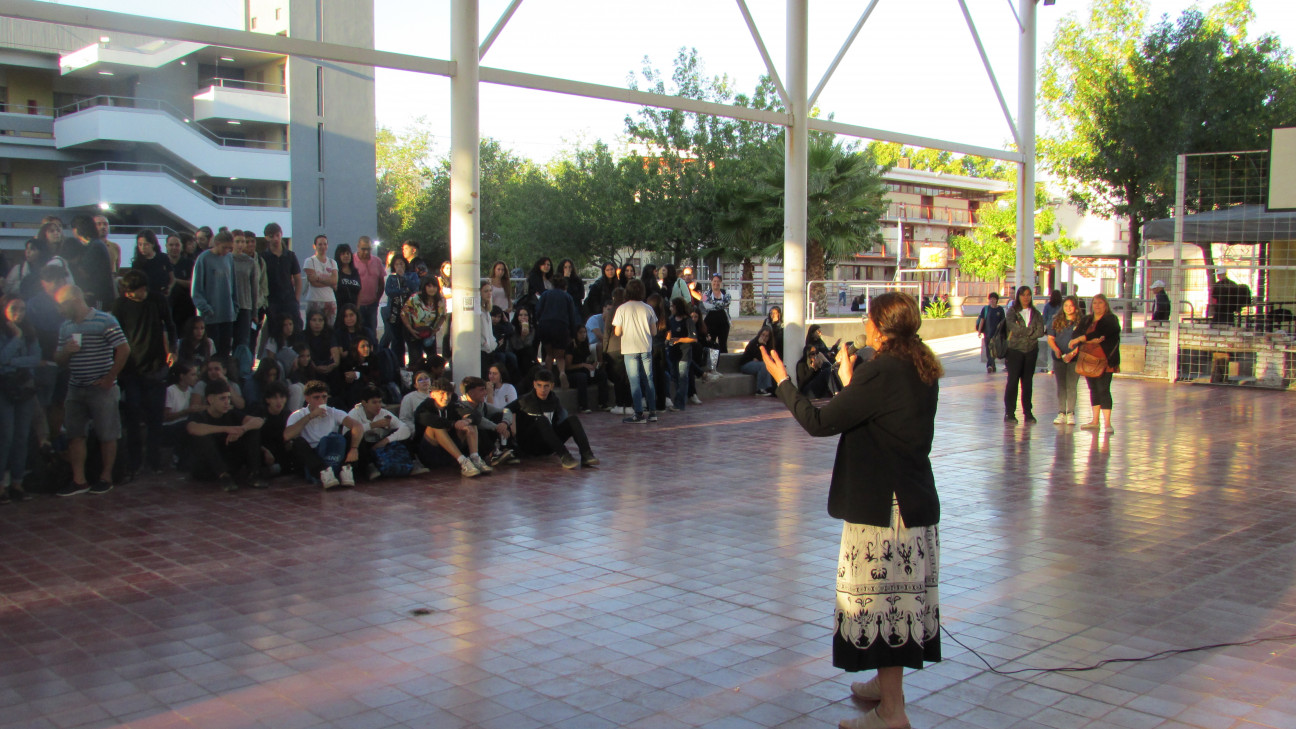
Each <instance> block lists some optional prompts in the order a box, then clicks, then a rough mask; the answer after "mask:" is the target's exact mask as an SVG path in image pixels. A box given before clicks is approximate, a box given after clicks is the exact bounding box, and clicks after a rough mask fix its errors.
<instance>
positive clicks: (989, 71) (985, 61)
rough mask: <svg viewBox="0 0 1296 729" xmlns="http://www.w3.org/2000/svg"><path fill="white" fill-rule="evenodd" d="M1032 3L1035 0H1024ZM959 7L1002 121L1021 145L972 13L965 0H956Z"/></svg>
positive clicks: (1015, 125)
mask: <svg viewBox="0 0 1296 729" xmlns="http://www.w3.org/2000/svg"><path fill="white" fill-rule="evenodd" d="M1026 1H1027V2H1029V3H1032V6H1033V4H1034V2H1035V0H1026ZM958 4H959V9H961V10H962V11H963V19H964V20H966V21H967V27H968V30H969V31H971V33H972V41H973V42H974V43H976V49H977V53H979V54H981V65H983V66H985V70H986V75H987V76H989V77H990V85H991V86H993V87H994V92H995V98H996V99H998V100H999V108H1000V109H1003V115H1004V121H1006V122H1008V128H1009V129H1010V130H1012V136H1013V141H1014V142H1016V143H1017V146H1018V148H1020V147H1021V135H1020V134H1018V133H1017V124H1016V123H1014V122H1013V118H1012V112H1010V111H1009V110H1008V102H1006V101H1004V95H1003V91H1000V90H999V79H998V78H997V77H996V76H995V72H994V67H993V66H991V65H990V57H989V56H987V55H986V52H985V46H984V45H982V44H981V34H980V33H978V32H977V29H976V23H974V22H972V14H971V13H970V12H968V6H967V0H958Z"/></svg>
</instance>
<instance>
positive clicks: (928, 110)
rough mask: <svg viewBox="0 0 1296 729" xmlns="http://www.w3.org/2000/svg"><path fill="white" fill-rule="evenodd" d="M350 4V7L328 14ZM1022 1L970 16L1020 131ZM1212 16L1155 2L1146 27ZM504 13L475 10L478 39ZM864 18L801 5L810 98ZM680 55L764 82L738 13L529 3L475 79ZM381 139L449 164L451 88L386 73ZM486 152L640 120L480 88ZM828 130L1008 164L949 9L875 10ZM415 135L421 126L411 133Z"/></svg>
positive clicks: (235, 1)
mask: <svg viewBox="0 0 1296 729" xmlns="http://www.w3.org/2000/svg"><path fill="white" fill-rule="evenodd" d="M333 1H335V2H347V1H352V0H333ZM373 2H374V20H375V38H374V45H375V47H376V48H378V49H381V50H387V51H396V52H401V53H408V54H412V55H421V56H427V57H431V58H442V59H448V58H449V56H450V32H449V17H450V2H449V0H373ZM1017 2H1018V0H968V3H967V4H968V7H969V9H970V13H971V15H972V19H973V21H974V23H975V24H976V26H977V29H978V31H979V33H980V35H981V39H982V43H983V45H984V47H985V50H986V54H987V56H988V57H989V59H990V63H991V65H992V67H993V69H994V71H995V73H996V74H997V77H998V80H999V85H1000V88H1001V90H1002V93H1003V96H1004V98H1005V100H1006V101H1007V104H1008V106H1009V109H1010V111H1011V112H1012V113H1013V115H1014V116H1015V115H1016V98H1017V33H1016V20H1015V18H1014V14H1013V13H1014V11H1013V9H1012V8H1013V7H1015V6H1016V5H1017ZM64 4H68V5H78V6H83V7H92V8H100V9H105V10H115V11H120V12H131V13H136V14H140V15H149V16H153V17H159V18H169V19H175V20H184V21H189V22H195V23H205V24H210V25H218V26H225V27H242V8H243V2H242V0H205V2H202V3H176V2H174V0H75V1H73V0H68V1H67V2H65V3H64ZM1088 5H1089V3H1088V2H1087V0H1058V2H1057V4H1056V5H1054V6H1048V7H1045V6H1042V5H1041V6H1038V8H1037V13H1038V18H1039V21H1038V38H1039V40H1038V51H1039V53H1040V54H1041V55H1042V54H1043V53H1044V51H1045V49H1046V48H1047V46H1048V43H1049V41H1050V40H1051V38H1052V36H1053V30H1054V28H1055V26H1056V24H1057V22H1058V20H1059V19H1061V18H1062V17H1064V16H1065V15H1067V14H1070V13H1077V14H1081V15H1083V14H1084V13H1085V12H1086V11H1087V8H1088ZM1194 5H1197V6H1199V7H1203V6H1208V5H1209V3H1195V2H1190V1H1189V0H1150V2H1149V6H1150V17H1152V18H1157V17H1160V16H1161V15H1162V14H1169V15H1170V17H1171V18H1172V19H1173V18H1175V17H1177V16H1178V15H1179V14H1180V13H1181V12H1182V11H1183V10H1184V9H1186V8H1188V7H1192V6H1194ZM507 6H508V0H480V5H479V7H480V18H481V20H480V34H481V35H482V36H483V37H484V36H485V35H486V34H487V33H488V32H489V31H490V29H491V28H492V27H493V26H494V25H495V22H496V20H497V19H498V18H499V16H500V14H501V13H502V12H503V11H504V9H505V8H506V7H507ZM866 6H867V2H864V1H863V0H849V1H848V0H815V1H814V2H811V3H810V49H809V60H810V72H809V82H810V87H811V88H812V89H813V88H814V87H815V86H817V85H818V83H819V79H820V78H821V77H822V75H823V74H824V71H825V70H826V69H827V67H828V66H829V64H830V63H831V61H832V59H833V57H834V56H836V54H837V52H838V50H839V49H840V48H841V45H842V43H843V42H844V40H845V39H846V37H847V35H848V34H849V32H850V30H851V29H852V28H853V27H854V25H855V23H856V22H857V21H858V19H859V15H860V13H862V12H863V8H865V7H866ZM1252 6H1253V8H1254V10H1255V12H1256V19H1255V21H1254V22H1253V23H1252V26H1251V33H1252V36H1253V37H1254V36H1258V35H1261V34H1263V33H1275V34H1277V35H1278V36H1279V37H1280V38H1281V39H1282V40H1283V44H1284V45H1286V46H1287V47H1289V48H1291V47H1292V46H1294V45H1296V2H1293V1H1292V0H1252ZM748 7H749V8H750V10H751V14H752V16H753V19H754V21H755V24H756V26H757V28H758V30H759V31H760V33H761V36H762V39H763V40H764V42H765V45H766V48H767V49H768V51H769V55H770V57H771V58H772V59H773V62H774V64H775V67H776V70H777V71H778V73H779V74H780V76H782V75H783V74H784V66H785V53H786V51H785V49H786V43H785V40H786V39H785V27H786V22H785V7H786V4H785V2H784V1H783V0H748ZM681 48H697V49H698V52H699V57H700V58H701V60H702V62H703V64H704V72H705V74H706V75H707V76H714V75H722V74H723V75H727V76H728V77H729V78H730V80H731V83H732V85H733V87H734V88H735V89H737V90H739V91H750V90H751V89H753V88H754V87H755V85H756V83H757V81H758V79H759V76H760V75H761V74H762V73H764V72H765V65H764V63H763V61H762V60H761V57H760V54H759V52H758V50H757V47H756V44H755V42H754V41H753V40H752V37H751V34H750V33H749V31H748V30H747V27H746V24H745V23H744V22H743V19H742V15H741V14H740V11H739V9H738V4H737V2H736V1H735V0H653V1H652V2H643V1H642V0H639V1H636V2H630V1H629V0H524V1H523V2H522V3H521V5H520V6H519V8H518V9H517V11H516V13H515V14H514V15H513V17H512V19H511V20H510V21H509V23H508V24H507V26H506V27H505V28H504V29H503V32H502V33H501V34H500V36H499V38H498V39H497V40H496V42H495V44H494V45H493V46H492V47H491V49H490V51H489V53H487V55H486V57H485V58H483V59H482V65H483V66H490V67H496V68H503V69H511V70H518V71H526V72H528V73H536V74H542V75H548V76H554V77H559V78H568V79H574V80H579V81H587V82H591V83H598V84H605V85H610V86H619V87H624V86H625V85H626V84H627V80H628V79H629V77H630V76H631V75H632V74H637V72H638V70H639V69H640V68H641V67H642V66H643V65H644V59H645V57H647V58H648V59H649V62H650V63H651V65H652V67H653V68H656V69H659V70H662V71H664V72H666V73H667V74H669V72H670V70H671V62H672V60H673V59H674V57H675V56H676V54H677V53H678V52H679V50H680V49H681ZM376 78H377V83H376V96H377V99H376V112H377V119H378V123H379V124H380V125H382V126H386V127H389V128H392V129H395V130H397V131H400V130H404V129H407V128H410V127H412V126H414V125H416V124H422V125H424V126H425V127H426V128H427V129H428V130H429V131H430V132H431V133H432V134H433V136H434V139H435V142H436V146H435V149H434V153H435V154H444V153H445V152H446V151H448V149H449V135H450V113H449V94H450V82H449V80H448V79H446V78H443V77H435V76H422V75H420V74H415V73H409V72H400V71H389V70H384V69H379V71H378V72H377V74H376ZM480 103H481V113H480V127H481V134H482V135H483V136H490V137H494V138H496V139H498V140H500V141H501V142H502V143H503V145H504V146H505V147H506V148H510V149H513V150H514V151H516V152H518V153H520V154H522V155H524V156H526V157H530V158H531V159H533V160H536V161H538V162H543V161H546V160H548V159H550V158H552V157H554V156H558V155H561V154H562V153H563V152H564V151H566V150H570V149H571V148H572V147H573V146H575V145H577V144H589V143H591V142H593V141H594V140H595V139H602V140H603V141H605V142H607V143H609V145H611V146H612V147H613V149H619V148H622V147H623V145H624V140H623V134H624V129H625V123H624V119H625V117H626V115H627V114H634V112H635V111H636V110H637V107H634V106H631V105H626V104H621V103H617V102H609V101H602V100H595V99H583V98H579V97H572V96H564V95H558V94H550V93H544V92H537V91H529V90H525V89H514V88H508V87H503V86H497V85H491V84H483V85H482V90H481V102H480ZM817 106H818V107H819V109H820V113H821V116H828V115H829V114H832V115H833V116H834V118H835V119H836V120H838V121H841V122H845V123H851V124H858V125H861V126H866V127H873V128H878V129H886V130H891V131H897V132H904V133H909V134H918V135H923V136H927V137H931V138H934V139H944V140H949V141H956V142H963V143H968V144H978V145H982V146H988V147H996V148H1002V147H1004V146H1005V145H1006V144H1007V143H1008V141H1009V140H1010V138H1011V132H1010V131H1009V127H1008V124H1007V122H1006V121H1005V119H1004V114H1003V112H1002V110H1001V108H1000V106H999V103H998V101H996V99H995V94H994V89H993V86H992V85H991V83H990V81H989V78H988V75H987V73H986V71H985V69H984V67H983V65H982V63H981V59H980V57H979V55H978V53H977V50H976V46H975V45H974V42H973V40H972V36H971V34H970V32H969V30H968V27H967V24H966V21H965V20H964V18H963V14H962V12H961V11H960V10H959V6H958V3H957V1H956V0H880V1H879V2H878V4H877V6H876V9H875V10H874V12H873V14H872V15H871V16H870V18H869V20H868V22H867V23H866V24H865V26H864V28H863V30H862V31H861V32H860V34H859V36H858V37H857V38H856V40H855V42H854V44H853V45H852V46H851V49H850V51H849V52H848V53H847V55H846V56H845V58H844V60H843V61H842V63H841V65H840V66H839V67H838V69H837V71H836V72H835V73H834V75H833V77H832V78H831V80H830V81H829V83H828V84H827V86H826V87H825V90H824V92H823V94H822V95H821V96H820V98H819V100H818V102H817ZM420 120H421V121H420Z"/></svg>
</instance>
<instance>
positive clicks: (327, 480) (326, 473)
mask: <svg viewBox="0 0 1296 729" xmlns="http://www.w3.org/2000/svg"><path fill="white" fill-rule="evenodd" d="M319 480H320V485H322V486H323V487H324V490H325V491H327V490H329V489H331V488H333V487H334V486H338V485H339V484H338V480H337V476H334V475H333V469H331V468H326V469H324V470H323V471H320V472H319Z"/></svg>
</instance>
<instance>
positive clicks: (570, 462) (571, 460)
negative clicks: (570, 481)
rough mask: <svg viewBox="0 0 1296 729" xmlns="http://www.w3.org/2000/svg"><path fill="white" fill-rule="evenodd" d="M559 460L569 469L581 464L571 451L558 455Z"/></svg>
mask: <svg viewBox="0 0 1296 729" xmlns="http://www.w3.org/2000/svg"><path fill="white" fill-rule="evenodd" d="M558 460H559V462H561V463H562V467H563V468H567V469H572V468H576V467H577V466H579V465H580V462H579V461H577V460H576V457H575V456H573V455H572V454H570V453H564V454H562V455H561V456H559V457H558Z"/></svg>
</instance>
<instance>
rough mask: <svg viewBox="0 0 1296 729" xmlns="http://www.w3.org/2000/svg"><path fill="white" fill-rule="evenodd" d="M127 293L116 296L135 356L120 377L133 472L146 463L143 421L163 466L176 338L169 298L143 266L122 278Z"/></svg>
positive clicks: (152, 457) (151, 452)
mask: <svg viewBox="0 0 1296 729" xmlns="http://www.w3.org/2000/svg"><path fill="white" fill-rule="evenodd" d="M121 288H122V295H121V296H120V297H118V298H117V300H116V301H114V302H113V307H112V315H113V316H114V317H115V318H116V319H117V322H118V324H120V325H121V330H122V333H123V334H124V335H126V341H127V342H129V343H130V357H129V358H128V359H127V360H126V366H125V367H123V368H122V371H121V375H120V377H118V382H119V383H120V384H121V388H122V415H123V417H124V419H125V420H124V423H123V424H124V427H125V429H126V472H127V473H128V474H131V475H132V476H134V475H136V474H138V473H139V471H140V468H142V467H143V465H144V437H143V434H141V433H140V428H141V427H143V428H145V429H146V430H147V432H148V439H147V440H148V464H149V467H150V468H152V469H153V470H154V471H158V470H161V468H162V458H161V450H160V448H161V445H162V417H163V411H164V410H165V408H166V387H167V374H168V372H169V368H170V367H171V365H173V364H175V360H176V358H175V354H174V353H173V352H172V350H171V342H173V341H175V336H176V328H175V323H174V322H172V321H171V309H170V307H169V306H167V301H166V299H164V298H163V297H162V295H161V294H159V293H158V292H156V291H153V290H151V289H150V287H149V281H148V277H147V276H145V275H144V272H143V271H140V270H138V269H131V270H129V271H127V272H126V273H125V274H124V275H123V276H122V279H121Z"/></svg>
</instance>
